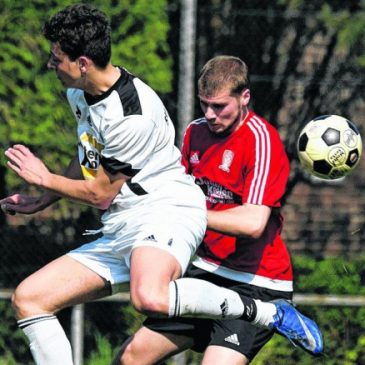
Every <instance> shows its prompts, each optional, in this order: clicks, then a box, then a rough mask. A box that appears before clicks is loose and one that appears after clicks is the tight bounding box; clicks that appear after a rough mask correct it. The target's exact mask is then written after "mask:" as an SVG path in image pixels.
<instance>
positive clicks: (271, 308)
mask: <svg viewBox="0 0 365 365" xmlns="http://www.w3.org/2000/svg"><path fill="white" fill-rule="evenodd" d="M254 301H255V304H256V307H257V313H256V317H255V318H254V320H253V321H252V323H253V324H256V325H259V326H263V327H269V325H270V324H271V323H273V322H274V315H275V314H276V313H277V310H276V306H275V304H273V303H270V302H262V301H261V300H258V299H254Z"/></svg>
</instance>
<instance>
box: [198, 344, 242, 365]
mask: <svg viewBox="0 0 365 365" xmlns="http://www.w3.org/2000/svg"><path fill="white" fill-rule="evenodd" d="M248 363H249V360H248V358H247V357H246V356H245V355H243V354H241V353H240V352H238V351H235V350H233V349H229V348H226V347H221V346H208V347H207V349H206V350H205V352H204V356H203V360H202V362H201V365H226V364H229V365H246V364H248Z"/></svg>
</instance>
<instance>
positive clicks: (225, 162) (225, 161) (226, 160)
mask: <svg viewBox="0 0 365 365" xmlns="http://www.w3.org/2000/svg"><path fill="white" fill-rule="evenodd" d="M233 157H234V153H233V152H232V151H231V150H225V151H224V152H223V157H222V163H221V164H220V165H219V168H220V169H221V170H223V171H225V172H230V171H231V170H230V167H231V165H232V161H233Z"/></svg>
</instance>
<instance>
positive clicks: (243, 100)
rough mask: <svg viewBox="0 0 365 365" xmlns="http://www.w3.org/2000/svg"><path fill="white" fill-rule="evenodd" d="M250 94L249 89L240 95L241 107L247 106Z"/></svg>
mask: <svg viewBox="0 0 365 365" xmlns="http://www.w3.org/2000/svg"><path fill="white" fill-rule="evenodd" d="M250 98H251V92H250V89H244V90H243V91H242V93H241V105H242V106H247V105H248V103H249V102H250Z"/></svg>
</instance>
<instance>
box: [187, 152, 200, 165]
mask: <svg viewBox="0 0 365 365" xmlns="http://www.w3.org/2000/svg"><path fill="white" fill-rule="evenodd" d="M189 161H190V163H191V164H192V165H196V164H197V163H199V162H200V161H199V152H198V151H192V153H191V155H190V160H189Z"/></svg>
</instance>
